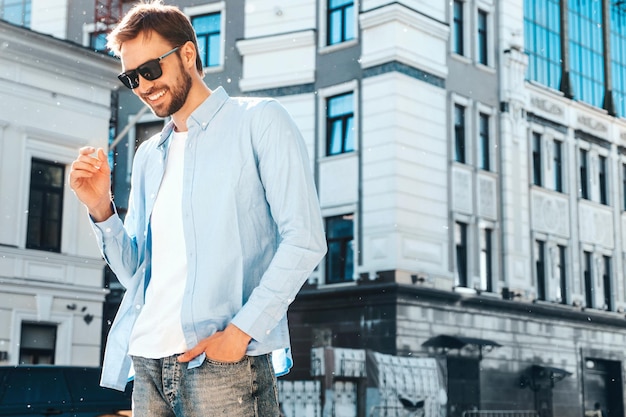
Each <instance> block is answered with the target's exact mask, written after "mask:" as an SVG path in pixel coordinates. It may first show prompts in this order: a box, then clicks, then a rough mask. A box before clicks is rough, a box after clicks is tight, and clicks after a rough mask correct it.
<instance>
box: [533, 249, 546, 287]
mask: <svg viewBox="0 0 626 417" xmlns="http://www.w3.org/2000/svg"><path fill="white" fill-rule="evenodd" d="M535 274H536V276H537V299H538V300H546V284H547V282H546V243H545V242H543V241H541V240H536V241H535Z"/></svg>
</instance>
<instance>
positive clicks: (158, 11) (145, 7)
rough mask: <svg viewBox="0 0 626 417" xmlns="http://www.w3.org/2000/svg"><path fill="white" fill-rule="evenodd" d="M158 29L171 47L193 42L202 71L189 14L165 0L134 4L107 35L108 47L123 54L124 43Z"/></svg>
mask: <svg viewBox="0 0 626 417" xmlns="http://www.w3.org/2000/svg"><path fill="white" fill-rule="evenodd" d="M152 32H154V33H158V34H159V35H161V36H162V37H163V38H164V39H165V40H167V41H168V42H169V43H170V45H171V46H172V48H175V47H177V46H181V45H183V44H184V43H185V42H192V43H193V45H194V47H195V48H196V69H197V70H198V73H199V74H200V75H202V73H203V69H202V60H201V59H200V54H199V53H198V41H197V39H196V32H195V31H194V29H193V26H192V25H191V22H190V21H189V18H188V17H187V16H186V15H185V14H184V13H183V12H181V11H180V9H179V8H177V7H175V6H166V5H164V4H163V2H162V0H148V1H144V2H142V3H137V4H135V5H134V6H133V7H132V8H131V9H130V10H129V11H128V13H126V15H125V16H124V18H123V19H122V20H121V21H120V23H119V24H118V25H117V26H116V27H115V29H113V31H111V33H109V35H108V36H107V47H108V48H109V49H110V50H111V51H112V52H113V53H114V54H115V55H116V56H118V57H119V56H120V50H121V49H122V44H123V43H124V42H126V41H129V40H132V39H135V38H136V37H137V36H140V35H144V36H150V34H151V33H152Z"/></svg>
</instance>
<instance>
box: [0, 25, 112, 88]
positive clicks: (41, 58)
mask: <svg viewBox="0 0 626 417" xmlns="http://www.w3.org/2000/svg"><path fill="white" fill-rule="evenodd" d="M0 59H2V60H7V61H10V62H14V63H16V64H20V65H26V66H33V67H38V68H42V69H45V70H47V71H48V72H49V73H51V74H54V75H57V76H60V77H64V78H75V79H77V80H80V81H81V82H85V80H89V81H90V82H91V83H92V84H94V85H95V86H97V87H100V88H105V89H113V88H116V87H118V82H117V78H116V76H117V74H118V73H119V69H120V63H119V61H118V60H117V59H116V58H113V57H111V56H109V55H105V54H101V53H97V52H94V51H92V50H90V49H88V48H85V47H83V46H81V45H78V44H75V43H72V42H68V41H64V40H61V39H57V38H54V37H52V36H49V35H44V34H41V33H38V32H34V31H32V30H29V29H25V28H23V27H19V26H16V25H13V24H10V23H8V22H5V21H2V20H0Z"/></svg>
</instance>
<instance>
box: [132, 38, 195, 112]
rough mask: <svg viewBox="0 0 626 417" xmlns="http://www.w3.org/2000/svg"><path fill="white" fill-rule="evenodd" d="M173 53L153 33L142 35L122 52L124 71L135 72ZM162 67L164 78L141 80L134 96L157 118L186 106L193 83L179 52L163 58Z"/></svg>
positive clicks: (168, 46) (162, 76)
mask: <svg viewBox="0 0 626 417" xmlns="http://www.w3.org/2000/svg"><path fill="white" fill-rule="evenodd" d="M174 46H178V45H174ZM171 49H172V46H171V45H170V44H169V43H168V42H166V41H165V39H163V38H162V37H161V36H160V35H158V34H157V33H151V34H150V36H144V35H139V36H138V37H136V38H135V39H132V40H130V41H126V42H124V44H123V45H122V48H121V59H122V66H123V68H124V71H128V70H133V69H135V68H137V67H139V66H140V65H142V64H144V63H145V62H147V61H149V60H151V59H155V58H158V57H160V56H162V55H163V54H165V53H167V52H168V51H170V50H171ZM159 64H160V66H161V70H162V72H163V74H162V75H161V76H160V77H159V78H157V79H155V80H151V81H150V80H147V79H145V78H143V77H142V76H139V86H138V87H137V88H135V89H133V92H134V93H135V94H136V95H137V96H138V97H139V98H140V99H141V100H142V101H143V102H144V103H146V104H147V105H148V106H150V108H151V109H152V111H153V113H154V114H155V115H157V116H159V117H167V116H171V115H172V114H174V113H176V112H177V111H179V110H180V109H181V108H182V107H183V106H184V104H185V102H186V101H187V96H188V94H189V90H190V89H191V83H192V80H191V75H190V74H189V73H188V72H187V71H186V69H185V67H184V66H183V63H182V60H181V59H180V56H179V55H178V51H177V52H174V53H172V54H170V55H168V56H166V57H165V58H163V59H162V60H161V61H160V63H159Z"/></svg>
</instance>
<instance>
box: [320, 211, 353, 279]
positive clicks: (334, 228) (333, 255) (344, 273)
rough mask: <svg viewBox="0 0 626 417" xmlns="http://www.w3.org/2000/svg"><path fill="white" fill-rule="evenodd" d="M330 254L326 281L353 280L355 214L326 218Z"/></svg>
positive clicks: (327, 262)
mask: <svg viewBox="0 0 626 417" xmlns="http://www.w3.org/2000/svg"><path fill="white" fill-rule="evenodd" d="M326 236H327V239H328V254H327V255H326V282H327V283H329V284H330V283H337V282H346V281H352V279H353V278H352V275H353V273H354V247H353V246H354V216H353V215H352V214H347V215H343V216H334V217H329V218H327V219H326Z"/></svg>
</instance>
